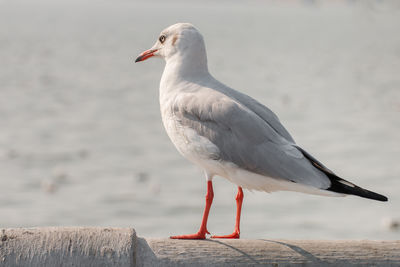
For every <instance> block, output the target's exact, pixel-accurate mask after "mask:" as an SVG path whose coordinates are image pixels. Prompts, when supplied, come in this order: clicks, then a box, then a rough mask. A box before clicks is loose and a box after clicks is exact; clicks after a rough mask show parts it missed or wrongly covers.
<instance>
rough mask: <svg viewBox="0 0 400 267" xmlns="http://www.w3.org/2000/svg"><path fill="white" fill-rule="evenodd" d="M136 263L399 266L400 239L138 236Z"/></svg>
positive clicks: (159, 264) (173, 264) (161, 264)
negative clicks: (351, 239)
mask: <svg viewBox="0 0 400 267" xmlns="http://www.w3.org/2000/svg"><path fill="white" fill-rule="evenodd" d="M137 255H138V257H137V266H192V267H193V266H299V265H301V266H332V265H333V266H350V265H351V266H353V265H359V266H371V265H375V266H400V241H312V240H310V241H300V240H298V241H293V240H267V239H265V240H262V239H259V240H245V239H241V240H222V239H216V240H213V239H211V240H199V241H195V240H171V239H151V238H146V239H143V238H138V241H137Z"/></svg>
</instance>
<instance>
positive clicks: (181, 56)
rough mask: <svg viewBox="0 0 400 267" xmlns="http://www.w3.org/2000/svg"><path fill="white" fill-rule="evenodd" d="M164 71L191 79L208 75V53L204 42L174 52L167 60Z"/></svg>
mask: <svg viewBox="0 0 400 267" xmlns="http://www.w3.org/2000/svg"><path fill="white" fill-rule="evenodd" d="M164 72H166V74H174V75H177V76H178V77H181V78H189V79H190V78H194V77H198V76H202V75H207V74H208V66H207V54H206V50H205V47H204V44H203V43H198V44H196V45H195V47H193V48H192V49H184V50H183V51H182V52H177V53H175V54H173V55H172V56H171V57H170V58H168V59H167V60H166V66H165V70H164ZM169 72H171V73H169Z"/></svg>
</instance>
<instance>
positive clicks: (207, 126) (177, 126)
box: [135, 23, 388, 239]
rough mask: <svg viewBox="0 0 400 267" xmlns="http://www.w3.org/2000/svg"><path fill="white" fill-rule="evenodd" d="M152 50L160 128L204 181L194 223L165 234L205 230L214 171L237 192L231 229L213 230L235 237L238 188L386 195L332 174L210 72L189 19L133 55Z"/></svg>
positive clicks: (261, 109) (271, 117) (201, 234)
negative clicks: (156, 60) (160, 61)
mask: <svg viewBox="0 0 400 267" xmlns="http://www.w3.org/2000/svg"><path fill="white" fill-rule="evenodd" d="M150 57H160V58H164V60H165V62H166V65H165V68H164V72H163V74H162V77H161V81H160V91H159V94H160V99H159V100H160V109H161V116H162V121H163V125H164V127H165V130H166V132H167V134H168V136H169V138H170V139H171V141H172V143H173V144H174V145H175V147H176V148H177V150H178V151H179V152H180V153H181V154H182V155H183V156H184V157H185V158H187V159H188V160H189V161H191V162H192V163H194V164H196V165H197V166H199V167H200V168H202V169H203V170H204V172H205V178H206V183H207V193H206V204H205V209H204V213H203V219H202V221H201V226H200V229H199V231H198V232H197V233H195V234H189V235H178V236H171V237H170V238H173V239H205V238H206V235H207V234H210V233H209V231H208V230H207V219H208V215H209V212H210V208H211V204H212V201H213V197H214V192H213V185H212V180H213V177H214V176H220V177H224V178H226V179H228V180H229V181H231V182H232V183H234V184H236V185H237V186H238V192H237V195H236V220H235V228H234V231H233V233H232V234H229V235H214V236H211V238H240V214H241V209H242V203H243V196H244V195H243V188H245V189H248V190H258V191H265V192H274V191H295V192H302V193H308V194H314V195H323V196H336V197H338V196H346V195H356V196H360V197H363V198H369V199H374V200H378V201H387V200H388V199H387V197H385V196H383V195H380V194H377V193H375V192H372V191H369V190H366V189H364V188H361V187H359V186H357V185H355V184H353V183H351V182H349V181H347V180H345V179H342V178H340V177H338V176H337V175H336V174H335V173H333V172H332V171H331V170H329V169H328V168H327V167H325V165H324V164H322V163H321V162H319V161H318V160H317V159H316V158H314V157H313V156H312V155H311V154H309V153H308V152H307V151H305V150H304V149H303V148H301V147H300V146H298V145H297V144H296V142H295V141H294V139H293V137H292V136H291V135H290V134H289V132H288V131H287V130H286V129H285V127H284V126H283V125H282V124H281V122H280V121H279V119H278V117H277V116H276V115H275V114H274V113H273V112H272V111H271V110H270V109H269V108H267V107H266V106H264V105H263V104H261V103H260V102H258V101H257V100H255V99H253V98H251V97H250V96H248V95H245V94H243V93H241V92H239V91H236V90H234V89H232V88H230V87H228V86H226V85H225V84H223V83H221V82H219V81H218V80H216V79H215V78H214V77H213V76H212V75H211V74H210V73H209V71H208V66H207V55H206V48H205V43H204V39H203V36H202V35H201V33H200V32H199V31H198V30H197V29H196V28H195V27H194V26H193V25H192V24H190V23H177V24H174V25H172V26H169V27H168V28H166V29H165V30H163V31H162V32H161V34H160V35H159V37H158V40H157V41H156V43H155V44H154V46H153V47H152V48H150V49H149V50H146V51H144V52H143V53H141V54H140V55H139V56H138V57H137V58H136V61H135V62H139V61H144V60H146V59H148V58H150Z"/></svg>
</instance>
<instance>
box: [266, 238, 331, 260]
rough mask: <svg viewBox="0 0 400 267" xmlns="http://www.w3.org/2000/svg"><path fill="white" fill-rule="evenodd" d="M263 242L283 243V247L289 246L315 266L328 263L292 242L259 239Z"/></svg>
mask: <svg viewBox="0 0 400 267" xmlns="http://www.w3.org/2000/svg"><path fill="white" fill-rule="evenodd" d="M259 240H262V241H265V242H271V243H275V244H280V245H283V246H285V247H288V248H290V249H291V250H293V251H295V252H297V253H298V254H300V255H301V256H303V257H304V258H305V259H307V260H308V261H309V262H311V263H314V264H316V266H322V265H323V266H326V265H329V263H328V262H326V261H323V260H321V259H319V258H317V257H315V256H314V255H313V254H312V253H310V252H308V251H307V250H304V249H302V248H301V247H298V246H295V245H292V244H288V243H285V242H281V241H276V240H268V239H259Z"/></svg>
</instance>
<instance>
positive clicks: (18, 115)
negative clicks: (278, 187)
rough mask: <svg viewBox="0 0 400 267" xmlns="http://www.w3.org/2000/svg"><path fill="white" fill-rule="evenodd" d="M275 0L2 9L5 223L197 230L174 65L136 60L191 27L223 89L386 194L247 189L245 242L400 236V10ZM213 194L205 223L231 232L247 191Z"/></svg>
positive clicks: (199, 178) (221, 183) (1, 219)
mask: <svg viewBox="0 0 400 267" xmlns="http://www.w3.org/2000/svg"><path fill="white" fill-rule="evenodd" d="M277 2H278V1H251V2H242V1H222V2H220V1H218V2H216V1H172V2H171V1H168V2H167V1H158V2H153V1H139V2H138V1H128V0H120V1H105V0H103V1H87V0H86V1H0V227H41V226H112V227H134V228H135V229H136V231H137V233H138V235H139V236H146V237H167V236H169V235H171V234H187V233H192V232H195V231H197V230H198V227H199V224H200V220H201V216H202V212H203V207H204V195H205V189H206V184H205V179H204V175H203V172H202V170H200V169H198V168H197V167H195V166H193V165H192V164H191V163H189V162H188V161H186V160H185V159H184V158H183V157H182V156H181V155H180V154H179V153H178V152H177V151H176V150H175V148H174V146H173V145H172V143H171V142H170V141H169V139H168V137H167V135H166V133H165V131H164V129H163V126H162V123H161V117H160V112H159V103H158V85H159V80H160V77H161V74H162V71H163V67H164V62H163V61H162V60H160V59H149V60H147V61H145V62H142V63H140V64H139V63H137V64H134V59H135V58H136V56H137V55H138V54H139V53H140V52H142V51H144V50H146V49H148V48H150V47H151V46H152V45H153V44H154V42H155V41H156V38H157V36H158V34H159V32H160V31H161V30H162V29H164V28H165V27H167V26H169V25H171V24H173V23H176V22H191V23H193V24H194V25H196V27H197V28H198V29H199V30H200V31H201V32H202V33H203V35H204V38H205V41H206V45H207V50H208V61H209V69H210V71H211V73H212V74H213V75H214V76H215V77H216V78H217V79H219V80H220V81H222V82H224V83H226V84H227V85H229V86H231V87H233V88H235V89H238V90H240V91H242V92H244V93H246V94H249V95H251V96H253V97H254V98H256V99H258V100H259V101H260V102H262V103H264V104H265V105H267V106H268V107H270V108H271V109H272V110H274V111H275V113H276V114H277V115H278V116H279V117H280V119H281V121H282V123H283V124H284V125H285V126H286V128H287V129H288V130H289V131H290V132H291V134H292V135H293V137H294V138H295V140H296V141H297V143H298V144H299V145H301V146H302V147H303V148H305V149H306V150H307V151H309V152H310V153H311V154H312V155H314V156H315V157H316V158H318V159H319V160H320V161H322V162H323V163H324V164H325V165H327V166H328V167H329V168H330V169H332V170H333V171H335V172H336V173H337V174H338V175H339V176H342V177H343V178H346V179H349V180H350V181H352V182H354V183H356V184H358V185H360V186H363V187H365V188H368V189H371V190H373V191H376V192H379V193H382V194H384V195H386V196H388V197H389V202H387V203H382V202H377V201H372V200H368V199H362V198H359V197H346V198H329V197H321V196H311V195H305V194H301V193H294V192H276V193H272V194H268V193H264V192H249V191H247V190H246V191H245V192H244V193H245V198H244V204H243V205H244V207H243V213H242V227H241V228H242V237H243V238H288V239H301V238H306V239H399V238H400V230H396V229H391V228H390V227H388V224H390V222H391V221H392V222H395V221H396V220H400V34H399V28H400V5H399V4H398V2H396V1H331V2H329V3H326V2H321V1H286V2H284V3H282V4H278V3H277ZM214 192H215V198H214V204H213V207H212V209H211V213H210V218H209V225H208V228H209V230H210V231H211V232H212V233H214V234H228V233H230V232H231V231H232V230H233V226H234V216H235V199H234V198H235V193H236V186H235V185H233V184H231V183H229V182H228V181H227V180H225V179H223V178H219V177H217V178H215V179H214ZM392 228H395V227H392Z"/></svg>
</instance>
